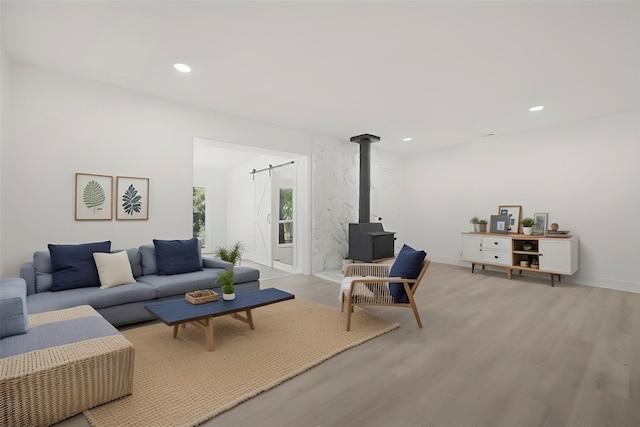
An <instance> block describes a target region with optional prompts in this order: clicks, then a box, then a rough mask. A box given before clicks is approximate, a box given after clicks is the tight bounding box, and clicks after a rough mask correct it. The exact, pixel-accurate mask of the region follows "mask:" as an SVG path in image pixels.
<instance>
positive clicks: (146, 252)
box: [138, 245, 158, 276]
mask: <svg viewBox="0 0 640 427" xmlns="http://www.w3.org/2000/svg"><path fill="white" fill-rule="evenodd" d="M138 250H139V251H140V263H141V264H142V275H143V276H150V275H152V274H158V263H157V262H156V248H155V246H153V245H142V246H140V248H138Z"/></svg>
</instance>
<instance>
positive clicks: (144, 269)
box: [20, 244, 260, 326]
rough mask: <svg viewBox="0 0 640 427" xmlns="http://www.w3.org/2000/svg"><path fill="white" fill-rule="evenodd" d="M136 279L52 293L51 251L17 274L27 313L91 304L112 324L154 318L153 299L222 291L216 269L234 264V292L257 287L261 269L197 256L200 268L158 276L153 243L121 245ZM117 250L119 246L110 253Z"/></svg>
mask: <svg viewBox="0 0 640 427" xmlns="http://www.w3.org/2000/svg"><path fill="white" fill-rule="evenodd" d="M125 251H126V253H127V256H128V258H129V263H130V265H131V272H132V273H133V277H134V278H135V283H132V284H127V285H122V286H116V287H111V288H108V289H102V288H100V287H82V288H77V289H69V290H63V291H57V292H52V291H51V286H52V273H53V269H52V265H51V255H50V252H49V251H38V252H35V253H34V254H33V261H31V262H27V263H24V264H23V265H22V266H21V268H20V277H21V278H22V279H24V280H25V282H26V285H27V311H28V313H29V314H35V313H42V312H47V311H52V310H60V309H65V308H70V307H75V306H79V305H90V306H91V307H93V308H94V309H96V311H97V312H98V313H100V314H101V315H102V316H103V317H104V318H105V319H106V320H108V321H109V323H111V324H112V325H114V326H119V325H126V324H130V323H137V322H142V321H146V320H151V319H153V318H154V317H153V315H151V314H150V313H149V312H148V311H147V310H146V309H145V308H144V305H145V304H148V303H150V302H154V301H162V300H167V299H172V298H184V294H185V293H186V292H191V291H195V290H199V289H214V290H215V291H216V292H218V293H221V291H220V289H219V287H218V285H217V284H215V279H216V278H217V277H218V273H219V272H221V271H223V270H226V269H230V268H233V269H234V270H235V276H236V285H235V290H236V293H242V292H246V291H250V290H257V289H259V288H260V282H259V279H260V271H259V270H258V269H255V268H251V267H243V266H235V267H234V266H233V265H232V264H231V263H229V262H226V261H222V260H220V259H216V258H207V257H201V261H200V262H201V265H202V270H200V271H193V272H189V273H180V274H171V275H159V274H158V266H157V264H156V253H155V247H154V245H153V244H149V245H143V246H140V247H138V248H130V249H125ZM111 252H112V253H114V252H119V251H118V250H114V251H111Z"/></svg>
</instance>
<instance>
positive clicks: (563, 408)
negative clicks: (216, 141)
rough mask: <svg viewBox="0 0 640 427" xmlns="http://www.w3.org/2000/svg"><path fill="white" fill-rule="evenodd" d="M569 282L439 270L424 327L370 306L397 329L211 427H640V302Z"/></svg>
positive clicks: (293, 287) (281, 282)
mask: <svg viewBox="0 0 640 427" xmlns="http://www.w3.org/2000/svg"><path fill="white" fill-rule="evenodd" d="M569 279H570V278H565V279H563V282H562V283H560V284H558V285H557V286H556V287H555V288H551V287H550V286H549V281H547V280H543V279H542V278H530V277H524V278H514V279H513V280H507V279H506V277H505V274H504V273H498V272H490V271H484V272H476V273H475V274H471V270H470V269H468V268H462V267H456V266H451V265H445V264H437V263H432V264H431V267H430V268H429V270H428V271H427V275H426V280H425V281H424V282H423V283H422V285H421V287H420V289H419V290H418V292H417V293H416V298H417V301H418V305H419V310H420V315H421V317H422V322H423V324H424V328H423V329H418V327H417V325H416V323H415V320H414V318H413V314H412V313H411V311H410V310H407V309H397V308H396V309H394V308H384V309H382V308H380V309H372V310H370V311H372V312H374V313H375V314H377V315H379V316H382V317H385V318H388V319H392V320H394V321H397V322H399V323H400V325H401V326H400V328H398V329H396V330H395V331H393V332H390V333H387V334H385V335H383V336H381V337H378V338H376V339H374V340H371V341H369V342H366V343H364V344H362V345H360V346H358V347H355V348H353V349H350V350H348V351H346V352H344V353H341V354H339V355H337V356H335V357H333V358H332V359H330V360H328V361H326V362H324V363H322V364H320V365H319V366H317V367H315V368H313V369H311V370H309V371H307V372H305V373H303V374H301V375H299V376H297V377H295V378H293V379H291V380H289V381H287V382H285V383H284V384H282V385H280V386H278V387H276V388H274V389H272V390H270V391H267V392H265V393H262V394H260V395H258V396H256V397H254V398H252V399H250V400H248V401H247V402H244V403H242V404H240V405H238V406H236V407H234V408H232V409H231V410H229V411H227V412H225V413H223V414H221V415H219V416H217V417H215V418H214V419H212V420H210V421H208V422H207V423H205V424H204V425H205V426H214V427H223V426H229V427H232V426H233V427H243V426H266V427H272V426H273V427H276V426H277V427H286V426H294V427H298V426H300V427H303V426H304V427H306V426H394V427H395V426H425V427H445V426H449V427H458V426H460V427H464V426H470V427H471V426H487V427H489V426H491V427H494V426H495V427H497V426H505V427H526V426H575V427H586V426H598V427H601V426H616V427H618V426H628V427H637V426H640V294H631V293H625V292H619V291H612V290H606V289H600V288H591V287H587V286H581V285H572V284H569V283H566V280H569ZM262 284H263V287H278V288H280V289H283V290H287V291H290V292H293V293H295V294H296V297H298V298H304V299H307V300H310V301H315V302H318V303H321V304H326V305H331V306H335V307H338V306H339V304H338V300H337V292H338V288H339V285H338V284H337V283H333V282H329V281H326V280H323V279H319V278H317V277H313V276H302V275H294V276H285V277H277V278H273V279H267V280H264V281H263V282H262ZM300 320H301V321H304V319H300ZM88 425H89V424H88V423H87V421H86V419H85V418H84V417H83V416H82V415H79V416H76V417H74V418H71V419H69V420H66V421H64V422H62V423H60V426H67V427H68V426H73V427H80V426H88Z"/></svg>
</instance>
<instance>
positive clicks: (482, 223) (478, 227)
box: [469, 215, 489, 233]
mask: <svg viewBox="0 0 640 427" xmlns="http://www.w3.org/2000/svg"><path fill="white" fill-rule="evenodd" d="M469 223H470V224H473V231H479V232H481V233H486V231H487V224H488V223H489V221H487V220H486V219H484V218H480V217H479V216H478V215H475V216H474V217H473V218H471V220H470V221H469Z"/></svg>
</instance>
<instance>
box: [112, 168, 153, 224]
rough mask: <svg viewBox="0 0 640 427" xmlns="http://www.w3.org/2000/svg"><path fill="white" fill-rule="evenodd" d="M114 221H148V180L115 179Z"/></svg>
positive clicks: (130, 177) (134, 178) (125, 177)
mask: <svg viewBox="0 0 640 427" xmlns="http://www.w3.org/2000/svg"><path fill="white" fill-rule="evenodd" d="M116 219H124V220H126V219H143V220H145V219H149V178H137V177H133V176H119V177H117V179H116Z"/></svg>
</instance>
